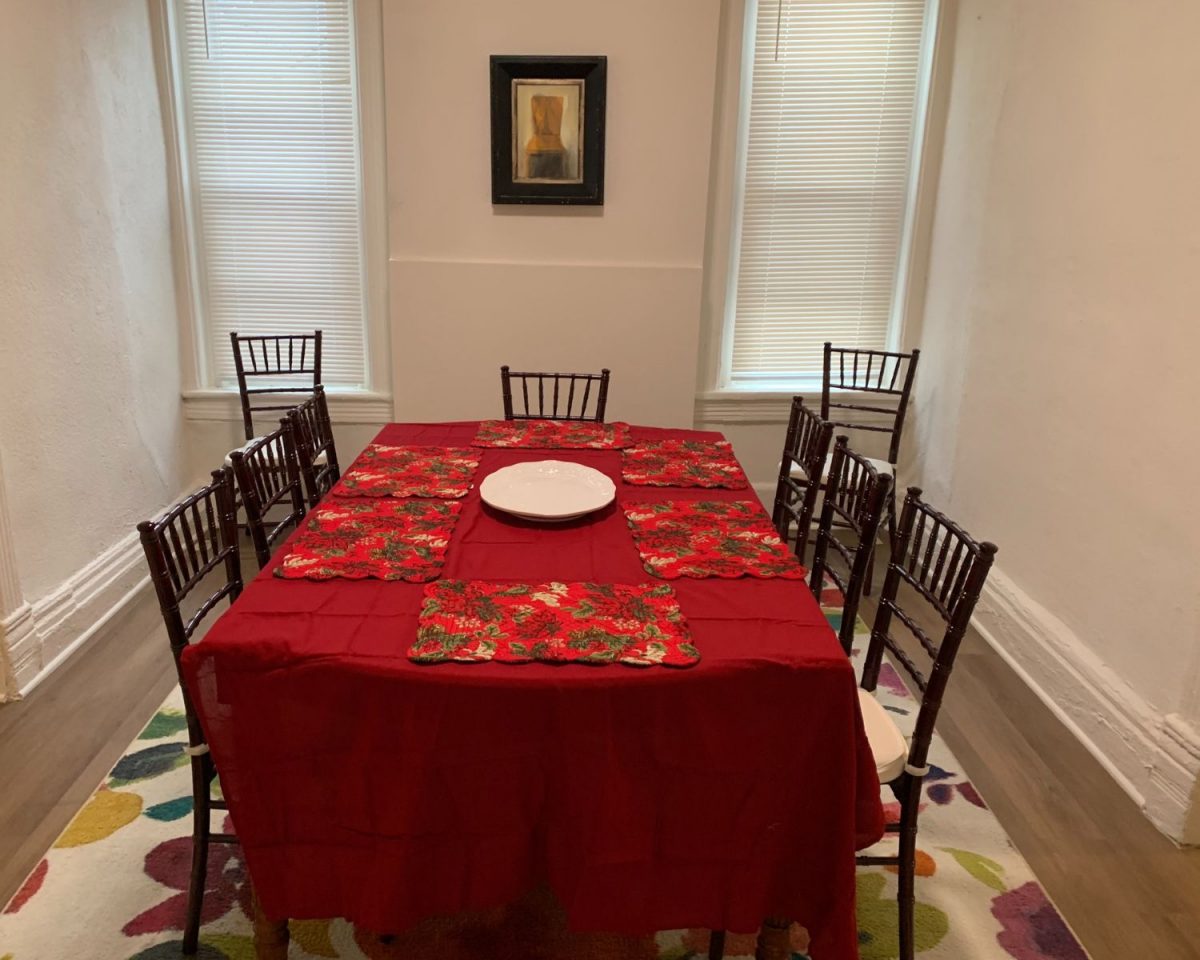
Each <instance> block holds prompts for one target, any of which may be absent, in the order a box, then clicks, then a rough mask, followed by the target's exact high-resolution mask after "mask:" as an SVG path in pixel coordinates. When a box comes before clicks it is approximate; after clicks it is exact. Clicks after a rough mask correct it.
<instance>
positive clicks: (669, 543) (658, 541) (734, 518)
mask: <svg viewBox="0 0 1200 960" xmlns="http://www.w3.org/2000/svg"><path fill="white" fill-rule="evenodd" d="M624 509H625V518H626V519H627V520H628V521H629V528H630V530H631V531H633V539H634V542H635V543H636V544H637V548H638V552H639V553H640V554H641V555H642V563H643V565H644V566H645V568H646V571H647V572H648V573H652V574H654V576H656V577H662V578H664V579H666V580H675V579H678V578H679V577H696V578H702V577H727V578H733V577H741V576H750V577H784V578H786V579H788V580H800V579H803V577H804V576H805V574H806V572H807V571H806V570H805V569H804V567H802V566H801V565H800V562H799V561H798V560H797V559H796V557H795V555H794V554H793V553H792V552H791V551H790V550H788V548H787V546H786V545H785V544H784V543H783V541H781V540H780V539H779V534H778V533H776V532H775V528H774V527H773V526H771V522H770V520H769V519H768V518H767V515H766V514H765V513H764V512H763V509H762V507H761V506H760V505H759V504H758V503H757V502H754V501H751V500H663V501H660V502H658V503H626V504H625V505H624Z"/></svg>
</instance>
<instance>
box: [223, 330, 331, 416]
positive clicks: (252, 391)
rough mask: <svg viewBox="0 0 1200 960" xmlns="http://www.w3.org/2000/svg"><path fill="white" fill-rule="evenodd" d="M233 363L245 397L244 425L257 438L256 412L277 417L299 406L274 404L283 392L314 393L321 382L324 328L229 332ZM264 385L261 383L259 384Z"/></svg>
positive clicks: (285, 393) (243, 401) (239, 387)
mask: <svg viewBox="0 0 1200 960" xmlns="http://www.w3.org/2000/svg"><path fill="white" fill-rule="evenodd" d="M229 339H230V341H231V343H232V344H233V366H234V369H235V370H236V372H237V382H238V393H239V394H240V395H241V399H242V425H243V426H244V427H245V431H246V439H247V440H253V439H254V438H255V436H256V435H257V434H255V432H254V415H255V414H256V413H269V414H271V419H272V420H274V419H276V418H277V417H279V416H280V415H282V413H283V412H284V411H286V410H289V409H291V408H292V407H293V406H294V405H295V400H292V402H291V403H278V402H276V403H272V402H271V401H272V400H278V399H279V398H280V395H287V394H291V395H292V396H293V397H294V396H295V395H297V394H305V393H312V391H313V390H314V389H315V388H316V387H317V385H318V384H319V383H320V382H321V331H320V330H314V331H313V332H312V333H297V334H291V335H285V336H242V335H241V334H239V333H237V332H232V333H230V334H229ZM258 384H261V386H258Z"/></svg>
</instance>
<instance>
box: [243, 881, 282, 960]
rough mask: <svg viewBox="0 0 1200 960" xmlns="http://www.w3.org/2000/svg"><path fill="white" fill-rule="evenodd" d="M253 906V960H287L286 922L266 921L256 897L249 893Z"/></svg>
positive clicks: (251, 892) (252, 892)
mask: <svg viewBox="0 0 1200 960" xmlns="http://www.w3.org/2000/svg"><path fill="white" fill-rule="evenodd" d="M250 898H251V902H252V903H253V904H254V957H255V960H287V954H288V923H287V920H286V919H285V920H268V919H267V915H266V914H265V913H263V912H262V907H261V906H259V903H258V896H257V895H256V894H255V893H254V891H253V888H251V891H250Z"/></svg>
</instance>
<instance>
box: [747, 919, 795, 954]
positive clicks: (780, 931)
mask: <svg viewBox="0 0 1200 960" xmlns="http://www.w3.org/2000/svg"><path fill="white" fill-rule="evenodd" d="M791 926H792V924H791V921H790V920H783V919H781V918H779V917H771V918H769V919H767V920H764V921H763V925H762V929H761V930H759V932H758V946H757V947H756V948H755V951H754V960H791V956H792V944H791V939H790V937H789V936H788V931H789V930H790V929H791Z"/></svg>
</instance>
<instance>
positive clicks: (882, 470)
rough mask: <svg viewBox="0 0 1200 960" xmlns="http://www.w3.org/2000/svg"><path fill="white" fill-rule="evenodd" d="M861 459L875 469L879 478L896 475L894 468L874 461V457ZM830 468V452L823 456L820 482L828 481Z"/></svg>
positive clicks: (831, 456) (881, 461) (879, 461)
mask: <svg viewBox="0 0 1200 960" xmlns="http://www.w3.org/2000/svg"><path fill="white" fill-rule="evenodd" d="M863 459H864V460H866V461H867V463H869V464H870V465H871V466H873V467H874V468H875V470H876V472H878V473H879V474H880V475H881V476H888V477H891V476H894V475H895V473H896V468H895V467H893V466H892V465H891V464H890V463H888V462H887V461H886V460H876V459H875V458H874V457H864V458H863ZM832 466H833V451H832V450H830V451H829V453H827V454H826V455H825V466H824V468H823V469H822V470H821V482H822V483H825V482H826V481H827V480H828V479H829V468H830V467H832Z"/></svg>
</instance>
